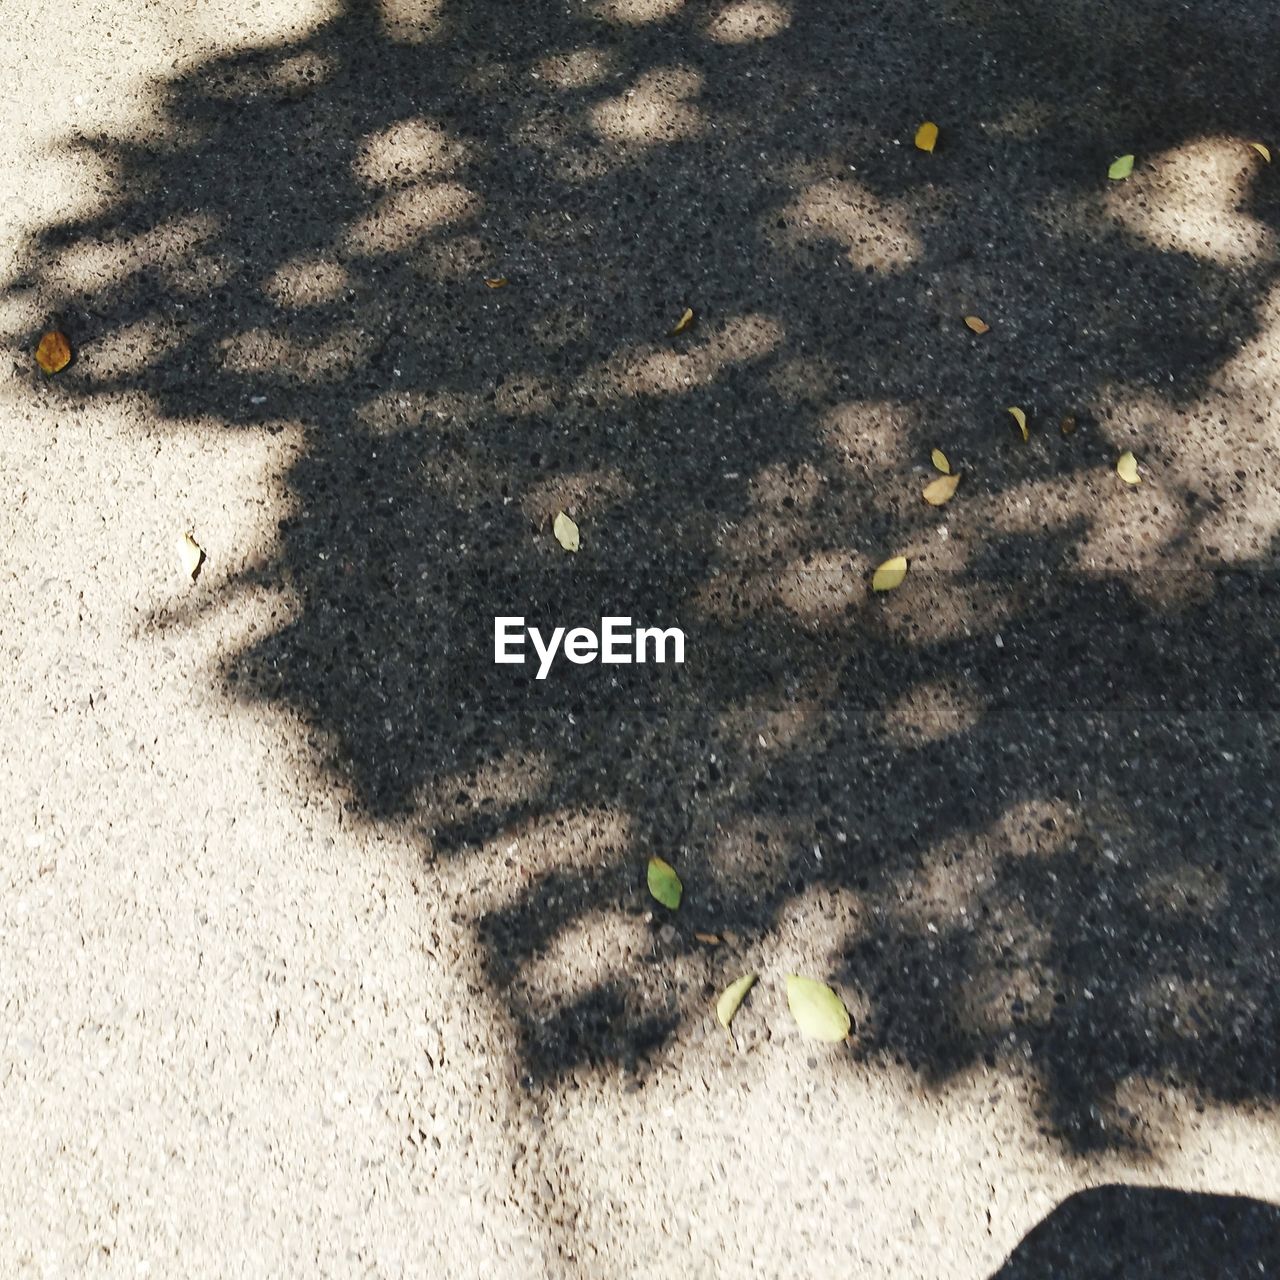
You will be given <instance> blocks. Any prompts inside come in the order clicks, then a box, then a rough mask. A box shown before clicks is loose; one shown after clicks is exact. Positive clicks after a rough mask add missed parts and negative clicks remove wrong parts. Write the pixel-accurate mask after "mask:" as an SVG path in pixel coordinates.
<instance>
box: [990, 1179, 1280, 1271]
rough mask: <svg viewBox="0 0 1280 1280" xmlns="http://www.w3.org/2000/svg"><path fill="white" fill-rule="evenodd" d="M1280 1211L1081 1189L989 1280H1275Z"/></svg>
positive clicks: (1208, 1199)
mask: <svg viewBox="0 0 1280 1280" xmlns="http://www.w3.org/2000/svg"><path fill="white" fill-rule="evenodd" d="M1275 1276H1280V1206H1276V1205H1274V1204H1267V1203H1266V1202H1264V1201H1262V1200H1252V1199H1250V1198H1248V1197H1247V1196H1221V1195H1203V1194H1199V1193H1194V1192H1189V1191H1174V1190H1170V1189H1168V1188H1165V1187H1130V1186H1103V1187H1092V1188H1090V1189H1089V1190H1087V1191H1079V1192H1077V1193H1076V1194H1075V1195H1073V1196H1070V1197H1068V1198H1067V1199H1066V1200H1064V1201H1063V1202H1062V1203H1061V1204H1060V1205H1058V1207H1057V1208H1056V1209H1054V1211H1053V1212H1052V1213H1051V1214H1050V1215H1049V1216H1048V1217H1047V1218H1045V1219H1044V1220H1043V1221H1041V1222H1040V1223H1038V1224H1037V1225H1036V1226H1035V1227H1034V1228H1033V1229H1032V1230H1031V1231H1030V1232H1029V1233H1028V1234H1027V1235H1026V1236H1025V1237H1024V1238H1023V1240H1022V1243H1021V1244H1019V1245H1018V1247H1017V1248H1016V1249H1015V1250H1014V1251H1013V1253H1012V1254H1011V1255H1010V1257H1009V1259H1008V1261H1007V1262H1006V1263H1005V1264H1004V1266H1002V1267H1001V1268H1000V1270H999V1271H997V1272H996V1273H995V1274H994V1275H993V1276H992V1278H991V1280H1067V1278H1068V1277H1069V1278H1070V1280H1263V1278H1264V1277H1266V1278H1267V1280H1270V1278H1271V1277H1275Z"/></svg>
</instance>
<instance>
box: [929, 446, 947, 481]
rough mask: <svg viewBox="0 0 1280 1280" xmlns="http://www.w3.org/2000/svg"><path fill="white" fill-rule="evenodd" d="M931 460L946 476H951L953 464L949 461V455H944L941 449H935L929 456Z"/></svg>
mask: <svg viewBox="0 0 1280 1280" xmlns="http://www.w3.org/2000/svg"><path fill="white" fill-rule="evenodd" d="M929 459H930V461H931V462H932V463H933V465H934V466H935V467H937V469H938V470H939V471H941V472H942V474H943V475H944V476H949V475H950V474H951V463H949V462H948V461H947V455H946V454H945V453H943V452H942V450H941V449H935V450H934V451H933V452H932V453H931V454H930V455H929Z"/></svg>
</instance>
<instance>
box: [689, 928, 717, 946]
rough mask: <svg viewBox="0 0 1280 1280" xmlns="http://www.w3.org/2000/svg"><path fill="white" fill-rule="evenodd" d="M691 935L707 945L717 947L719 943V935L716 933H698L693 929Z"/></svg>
mask: <svg viewBox="0 0 1280 1280" xmlns="http://www.w3.org/2000/svg"><path fill="white" fill-rule="evenodd" d="M693 936H694V937H695V938H696V939H697V940H698V941H699V942H705V943H706V944H707V946H709V947H718V946H719V945H720V935H719V934H718V933H699V932H698V931H697V930H696V929H695V930H694V934H693Z"/></svg>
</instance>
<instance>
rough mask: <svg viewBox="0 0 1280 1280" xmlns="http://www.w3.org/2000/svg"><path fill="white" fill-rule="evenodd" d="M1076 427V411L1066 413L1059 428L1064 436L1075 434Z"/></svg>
mask: <svg viewBox="0 0 1280 1280" xmlns="http://www.w3.org/2000/svg"><path fill="white" fill-rule="evenodd" d="M1075 429H1076V415H1075V414H1074V413H1068V414H1066V415H1065V416H1064V417H1063V419H1062V421H1061V422H1060V423H1058V430H1059V431H1061V432H1062V434H1063V435H1064V436H1069V435H1073V434H1074V433H1075Z"/></svg>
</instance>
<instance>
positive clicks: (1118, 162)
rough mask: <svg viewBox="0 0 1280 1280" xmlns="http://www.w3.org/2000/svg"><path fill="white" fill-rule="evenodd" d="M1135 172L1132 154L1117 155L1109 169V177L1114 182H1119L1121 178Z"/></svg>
mask: <svg viewBox="0 0 1280 1280" xmlns="http://www.w3.org/2000/svg"><path fill="white" fill-rule="evenodd" d="M1132 172H1133V157H1132V156H1117V157H1116V158H1115V159H1114V160H1113V161H1112V162H1111V167H1110V168H1109V169H1108V170H1107V177H1108V178H1110V179H1111V181H1112V182H1119V181H1120V180H1121V178H1127V177H1128V176H1129V175H1130V174H1131V173H1132Z"/></svg>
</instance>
